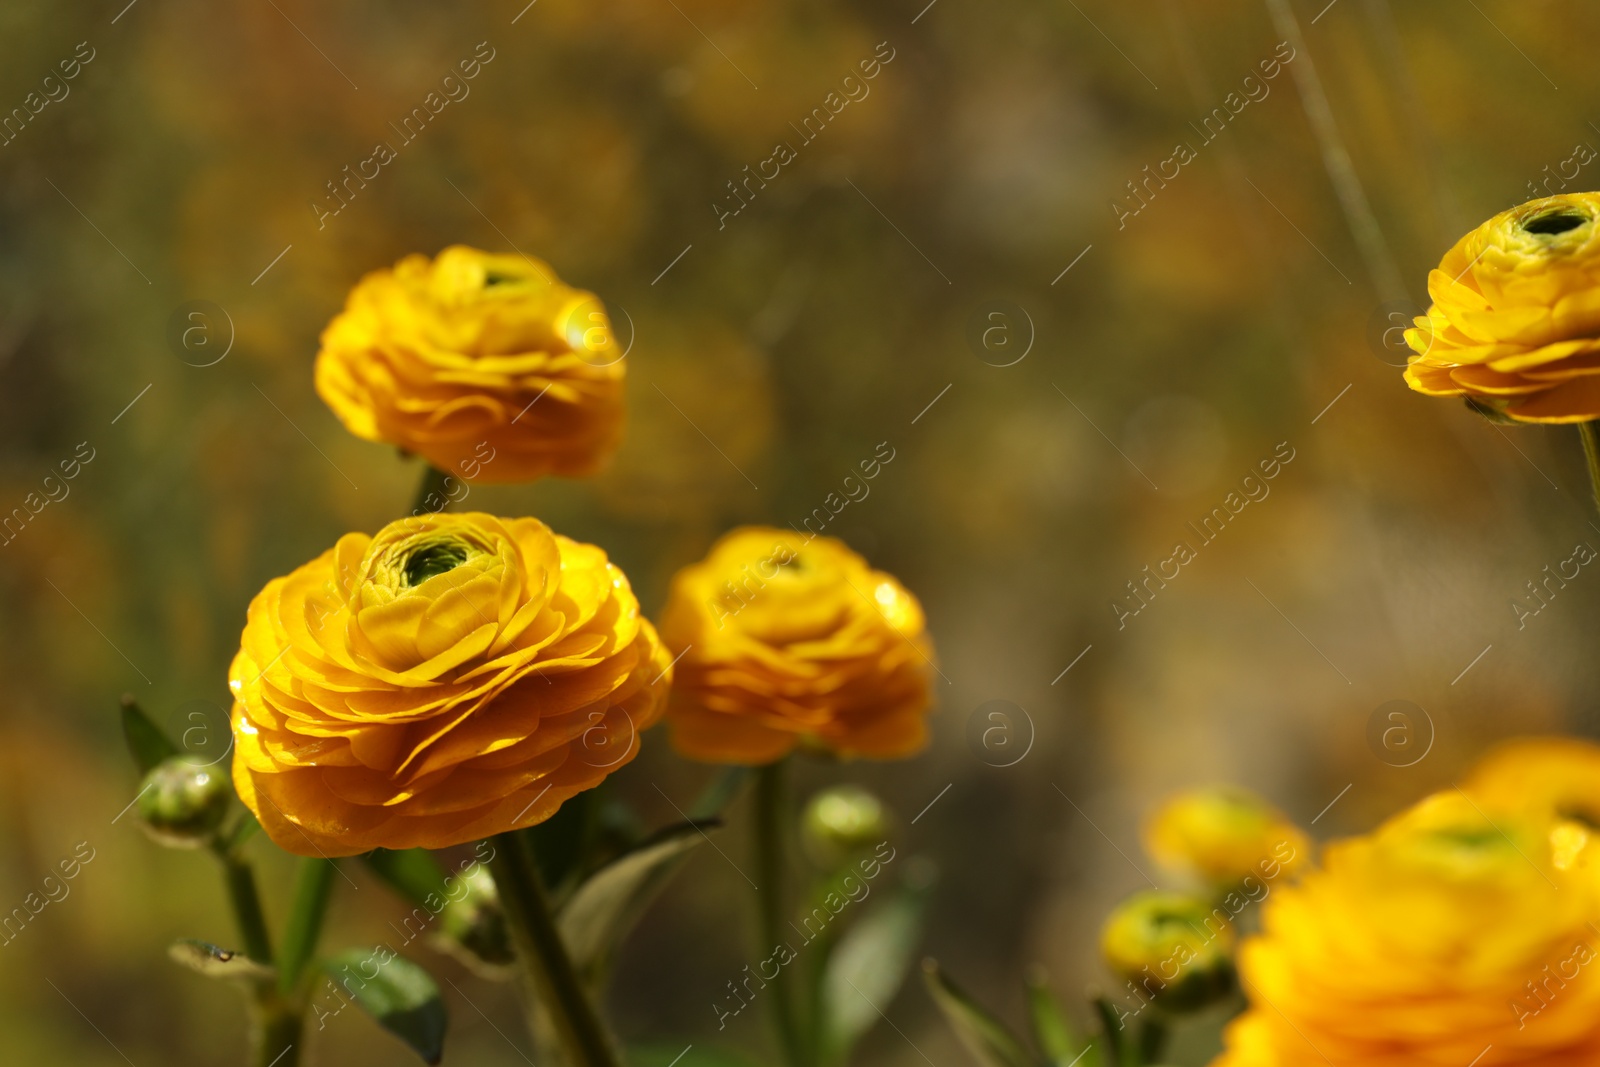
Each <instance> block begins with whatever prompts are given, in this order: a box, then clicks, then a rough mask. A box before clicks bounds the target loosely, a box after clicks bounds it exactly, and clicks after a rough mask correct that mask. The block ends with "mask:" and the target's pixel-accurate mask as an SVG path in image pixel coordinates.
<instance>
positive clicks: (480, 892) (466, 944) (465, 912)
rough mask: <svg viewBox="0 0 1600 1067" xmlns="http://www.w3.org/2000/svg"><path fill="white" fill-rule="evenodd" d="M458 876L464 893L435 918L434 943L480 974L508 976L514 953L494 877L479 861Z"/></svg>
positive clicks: (487, 976) (512, 964)
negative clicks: (437, 920)
mask: <svg viewBox="0 0 1600 1067" xmlns="http://www.w3.org/2000/svg"><path fill="white" fill-rule="evenodd" d="M458 877H459V878H460V880H461V882H462V884H463V885H465V886H466V894H465V895H464V896H463V897H462V898H461V899H460V900H452V901H451V902H450V903H449V904H448V905H446V907H445V909H444V912H443V914H442V915H440V917H439V933H438V935H437V936H436V937H435V938H434V941H435V944H436V945H437V947H439V948H440V949H442V950H443V951H445V952H448V953H449V954H450V955H452V956H454V957H455V958H456V959H458V960H460V961H461V962H462V963H464V964H466V966H467V967H469V968H470V969H471V970H472V971H474V972H475V973H477V974H478V975H479V976H480V977H484V978H505V977H508V976H509V975H510V974H511V973H512V970H511V969H512V967H513V966H514V965H515V963H516V955H515V953H514V952H513V950H512V948H511V932H510V931H509V930H508V929H506V916H505V912H504V911H502V910H501V909H500V897H499V894H498V893H496V891H495V887H494V879H493V878H492V877H490V875H489V872H488V870H487V869H486V868H485V867H484V866H483V865H482V864H475V865H474V866H473V867H471V868H470V869H468V870H466V871H464V872H462V874H460V875H459V876H458Z"/></svg>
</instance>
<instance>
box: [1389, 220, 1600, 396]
mask: <svg viewBox="0 0 1600 1067" xmlns="http://www.w3.org/2000/svg"><path fill="white" fill-rule="evenodd" d="M1597 216H1600V193H1562V194H1560V195H1557V196H1550V197H1545V198H1543V199H1541V200H1533V201H1530V202H1529V203H1526V204H1523V205H1521V206H1520V207H1515V208H1512V209H1510V210H1509V211H1502V212H1501V213H1500V214H1498V215H1496V216H1495V217H1494V218H1492V219H1490V220H1489V221H1488V222H1485V223H1484V224H1483V225H1481V226H1479V227H1478V228H1477V229H1476V230H1473V231H1472V232H1471V233H1469V234H1467V235H1466V236H1465V237H1463V238H1462V239H1461V240H1459V241H1457V242H1456V245H1455V247H1454V248H1452V249H1450V251H1449V252H1446V253H1445V256H1444V259H1443V260H1442V261H1440V263H1439V267H1438V269H1436V270H1434V271H1431V272H1430V273H1429V275H1428V294H1429V296H1431V297H1432V298H1433V306H1432V307H1430V308H1429V309H1428V313H1427V315H1425V316H1421V317H1419V318H1418V319H1417V320H1416V325H1415V327H1413V328H1412V329H1410V330H1407V331H1406V343H1407V344H1409V345H1410V346H1411V348H1412V350H1413V351H1414V352H1415V353H1416V354H1415V355H1413V356H1412V357H1411V359H1410V362H1409V364H1408V366H1407V367H1406V371H1405V377H1406V381H1407V383H1409V384H1410V386H1411V388H1413V389H1415V390H1417V391H1418V392H1420V393H1427V394H1428V395H1430V396H1465V397H1468V398H1470V399H1472V400H1475V401H1477V402H1479V403H1482V404H1485V405H1488V406H1490V407H1494V408H1496V409H1498V410H1499V411H1501V412H1502V413H1503V414H1505V415H1506V416H1509V417H1510V418H1513V419H1520V420H1523V421H1526V422H1584V421H1586V420H1589V419H1595V418H1600V378H1597V377H1596V375H1600V226H1596V224H1595V219H1596V217H1597Z"/></svg>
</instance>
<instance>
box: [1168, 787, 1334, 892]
mask: <svg viewBox="0 0 1600 1067" xmlns="http://www.w3.org/2000/svg"><path fill="white" fill-rule="evenodd" d="M1144 847H1145V851H1146V852H1148V853H1150V855H1151V856H1152V857H1154V858H1155V860H1156V862H1158V863H1160V864H1161V865H1162V866H1163V867H1167V868H1170V869H1172V870H1175V871H1181V872H1183V873H1184V874H1188V875H1191V876H1193V877H1196V878H1199V879H1201V880H1202V881H1205V882H1208V883H1211V884H1212V885H1217V886H1232V885H1235V884H1237V883H1239V882H1242V881H1243V880H1244V879H1245V878H1249V877H1253V878H1255V879H1256V880H1257V881H1258V882H1260V881H1263V880H1265V881H1270V880H1272V879H1275V878H1277V877H1279V876H1280V875H1282V874H1283V873H1285V872H1286V871H1290V870H1293V869H1295V868H1296V867H1298V866H1299V865H1300V864H1302V863H1303V862H1304V861H1305V859H1306V858H1307V855H1308V854H1309V852H1310V845H1309V843H1308V842H1307V840H1306V835H1305V834H1303V833H1301V832H1300V828H1299V827H1297V826H1295V825H1294V823H1292V822H1290V821H1289V820H1288V818H1286V817H1285V816H1284V815H1283V813H1281V812H1279V811H1278V810H1277V809H1276V808H1274V807H1272V806H1271V805H1270V804H1268V803H1267V802H1266V801H1264V800H1262V799H1261V798H1260V797H1258V796H1256V795H1255V794H1254V793H1251V792H1249V791H1248V790H1244V789H1237V788H1233V787H1227V786H1223V787H1215V788H1209V789H1192V790H1189V791H1188V792H1185V793H1179V794H1177V795H1176V796H1173V797H1169V798H1168V799H1167V800H1166V801H1165V802H1163V803H1162V805H1161V807H1159V808H1158V809H1156V811H1155V813H1154V814H1153V815H1151V816H1150V818H1149V819H1148V820H1147V821H1146V822H1145V825H1144Z"/></svg>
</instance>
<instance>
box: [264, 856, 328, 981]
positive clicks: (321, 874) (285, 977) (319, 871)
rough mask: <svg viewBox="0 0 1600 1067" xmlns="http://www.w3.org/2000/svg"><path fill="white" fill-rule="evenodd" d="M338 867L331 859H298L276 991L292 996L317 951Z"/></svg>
mask: <svg viewBox="0 0 1600 1067" xmlns="http://www.w3.org/2000/svg"><path fill="white" fill-rule="evenodd" d="M338 870H339V868H338V867H337V866H335V865H334V862H333V860H330V859H322V858H317V859H311V858H309V857H308V858H306V859H303V860H301V861H300V873H299V874H298V875H296V876H295V882H294V908H293V910H292V911H290V912H289V924H288V925H287V926H286V927H285V928H284V931H283V946H282V951H281V952H279V953H278V991H279V992H280V993H283V994H284V995H285V996H292V995H293V994H294V992H295V990H296V989H297V988H298V987H299V985H300V978H301V976H302V975H304V974H305V969H306V965H307V964H308V963H310V962H311V957H312V954H313V953H315V952H316V950H317V937H318V936H319V935H320V934H321V933H322V918H323V916H324V915H326V914H327V913H328V897H329V895H330V894H331V893H332V890H333V876H334V875H335V874H337V873H338Z"/></svg>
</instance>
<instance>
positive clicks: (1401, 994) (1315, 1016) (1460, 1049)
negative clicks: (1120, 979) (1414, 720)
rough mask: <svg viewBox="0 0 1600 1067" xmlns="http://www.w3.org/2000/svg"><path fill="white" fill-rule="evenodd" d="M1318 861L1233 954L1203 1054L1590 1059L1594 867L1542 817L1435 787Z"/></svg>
mask: <svg viewBox="0 0 1600 1067" xmlns="http://www.w3.org/2000/svg"><path fill="white" fill-rule="evenodd" d="M1486 812H1491V813H1492V817H1491V814H1486ZM1324 856H1325V860H1326V862H1325V867H1324V869H1322V870H1319V871H1313V872H1311V873H1309V874H1307V875H1306V876H1305V878H1304V879H1303V880H1302V881H1301V882H1300V883H1299V884H1298V885H1293V886H1284V887H1282V888H1280V889H1279V890H1278V891H1277V892H1275V893H1274V894H1273V895H1272V896H1271V897H1270V898H1269V899H1268V900H1267V902H1266V905H1265V913H1264V926H1265V931H1264V933H1263V934H1262V935H1261V936H1260V937H1257V938H1253V939H1251V940H1249V941H1247V942H1246V943H1245V945H1244V947H1243V949H1242V950H1241V952H1240V971H1241V974H1242V975H1243V978H1244V989H1245V991H1246V993H1247V994H1248V995H1249V997H1250V1001H1251V1006H1250V1008H1249V1010H1248V1011H1247V1012H1246V1013H1245V1014H1244V1015H1243V1016H1241V1017H1240V1018H1239V1019H1237V1020H1235V1021H1234V1023H1232V1024H1231V1025H1230V1026H1229V1028H1228V1034H1227V1045H1228V1049H1227V1051H1226V1052H1225V1053H1224V1054H1223V1056H1222V1057H1221V1058H1220V1059H1219V1060H1217V1061H1216V1063H1217V1067H1313V1065H1315V1067H1328V1065H1330V1064H1331V1065H1332V1067H1347V1065H1348V1067H1358V1065H1359V1067H1416V1065H1418V1064H1436V1065H1440V1067H1445V1065H1457V1067H1465V1065H1467V1064H1472V1063H1476V1064H1477V1065H1478V1067H1494V1065H1498V1064H1534V1065H1538V1067H1578V1065H1580V1064H1581V1065H1590V1064H1594V1063H1596V1062H1600V964H1597V963H1596V962H1595V961H1596V958H1597V943H1600V934H1597V933H1596V930H1595V927H1594V926H1593V925H1592V921H1593V920H1595V919H1596V917H1597V916H1600V909H1597V894H1596V882H1595V877H1594V872H1593V871H1592V870H1591V869H1589V868H1588V867H1586V866H1582V865H1578V866H1571V867H1569V868H1568V869H1565V870H1563V869H1562V868H1561V867H1559V866H1558V865H1557V864H1556V863H1555V862H1553V860H1552V855H1551V843H1550V832H1549V824H1548V822H1545V821H1543V820H1539V819H1531V820H1530V819H1524V818H1522V817H1520V816H1518V815H1516V814H1514V813H1504V812H1501V811H1499V810H1495V809H1490V808H1486V807H1484V806H1483V802H1481V801H1476V800H1473V799H1469V797H1468V796H1467V795H1466V794H1464V793H1462V792H1460V791H1455V790H1452V791H1450V792H1447V793H1440V794H1437V795H1435V796H1432V797H1429V798H1428V799H1426V800H1424V801H1423V802H1422V803H1420V804H1418V805H1417V806H1416V807H1414V808H1412V809H1410V810H1409V811H1406V812H1403V813H1402V814H1400V815H1399V816H1397V817H1396V818H1394V819H1392V820H1391V821H1390V822H1388V823H1386V824H1385V825H1384V826H1382V827H1380V828H1379V829H1378V830H1377V831H1376V832H1375V833H1373V834H1372V835H1370V836H1367V837H1361V838H1355V839H1352V840H1347V841H1343V842H1338V843H1335V844H1332V845H1330V846H1328V848H1327V849H1326V850H1325V853H1324Z"/></svg>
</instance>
